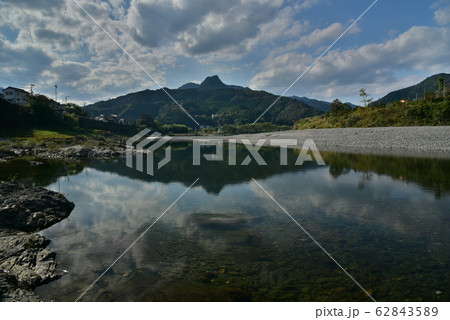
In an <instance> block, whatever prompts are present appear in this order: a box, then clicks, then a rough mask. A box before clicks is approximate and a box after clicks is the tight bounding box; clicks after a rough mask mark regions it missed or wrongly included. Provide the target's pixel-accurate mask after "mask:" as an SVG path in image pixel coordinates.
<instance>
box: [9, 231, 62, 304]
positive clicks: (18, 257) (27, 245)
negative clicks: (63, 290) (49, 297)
mask: <svg viewBox="0 0 450 320" xmlns="http://www.w3.org/2000/svg"><path fill="white" fill-rule="evenodd" d="M49 243H50V241H49V240H47V239H46V238H44V237H43V236H41V235H38V234H29V233H26V232H22V231H13V230H0V301H41V300H42V299H41V298H40V297H39V296H38V295H36V294H35V293H34V292H33V291H32V290H33V288H35V287H37V286H39V285H41V284H44V283H47V282H49V281H51V280H54V279H57V278H59V277H60V275H59V274H58V273H56V260H55V257H56V253H54V252H52V251H50V250H48V249H46V247H47V246H48V244H49Z"/></svg>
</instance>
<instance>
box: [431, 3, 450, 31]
mask: <svg viewBox="0 0 450 320" xmlns="http://www.w3.org/2000/svg"><path fill="white" fill-rule="evenodd" d="M434 20H436V22H437V23H439V24H440V25H442V26H445V25H448V24H450V6H447V7H444V8H440V9H438V10H436V11H435V12H434Z"/></svg>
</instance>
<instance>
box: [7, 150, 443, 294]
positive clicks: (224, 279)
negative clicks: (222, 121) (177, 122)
mask: <svg viewBox="0 0 450 320" xmlns="http://www.w3.org/2000/svg"><path fill="white" fill-rule="evenodd" d="M241 151H242V150H241ZM263 153H264V154H263ZM261 154H262V155H263V157H264V159H265V160H266V161H267V162H268V163H270V165H269V166H265V167H258V166H255V165H249V166H247V167H244V166H235V167H229V166H227V165H226V164H224V163H219V162H210V163H205V164H204V165H203V164H202V166H200V167H195V166H192V157H191V154H190V149H189V146H187V145H184V146H183V145H178V147H177V148H175V150H174V152H173V157H172V158H173V161H172V162H171V163H170V164H169V165H168V166H167V167H164V168H163V169H162V170H160V171H158V172H157V173H156V175H155V176H154V177H151V176H148V175H144V174H141V173H139V172H137V171H135V170H132V169H130V168H127V167H126V166H125V164H124V160H122V159H119V160H116V161H92V162H90V163H84V164H79V163H77V164H75V163H62V162H55V163H53V162H46V164H45V165H46V166H48V167H47V169H45V170H46V171H45V172H47V173H48V174H47V175H48V177H47V178H45V177H44V176H45V174H43V172H44V171H39V170H36V168H38V167H28V166H26V165H25V164H23V163H22V164H20V163H16V164H14V165H17V166H18V167H20V166H22V167H20V168H21V169H20V170H16V172H15V177H16V180H18V181H25V182H29V183H38V184H41V183H42V184H45V183H46V182H49V183H50V185H49V188H51V189H54V190H57V189H58V188H60V189H61V192H63V193H64V194H66V195H67V197H68V198H69V199H70V200H71V201H74V202H75V204H76V207H75V210H74V212H73V213H72V215H71V216H70V219H68V220H65V221H63V222H61V223H59V224H57V225H55V226H53V227H51V228H49V229H47V230H44V231H43V232H42V233H43V234H44V235H45V236H46V237H48V238H49V239H51V240H52V244H51V246H52V249H53V250H56V251H57V252H58V262H59V268H61V269H67V270H69V273H68V274H67V275H65V276H64V277H62V278H61V279H60V280H58V281H56V282H53V283H50V284H48V285H45V286H42V287H40V288H39V289H38V292H39V293H40V294H41V295H43V296H44V297H45V298H46V299H48V300H57V301H60V300H62V301H71V300H75V299H76V298H77V297H78V296H79V295H80V294H81V293H82V292H83V291H84V290H85V289H86V288H87V286H88V285H89V284H90V283H91V282H92V281H93V280H95V279H96V278H97V277H98V276H99V275H100V274H101V273H102V272H103V271H104V270H105V269H106V268H107V267H108V266H109V265H110V264H111V263H112V262H113V261H114V260H115V259H116V258H117V257H118V256H119V255H120V254H121V253H122V252H123V250H124V249H125V248H127V247H128V245H129V244H130V243H131V242H132V241H133V240H134V239H136V237H137V236H138V235H139V234H140V233H142V232H143V231H144V230H145V229H146V228H147V227H148V226H149V225H150V224H151V223H152V222H153V221H154V220H155V219H156V218H157V217H158V216H160V215H161V213H162V212H164V210H165V209H166V208H167V207H168V206H169V205H170V204H171V203H172V202H173V201H174V200H175V199H176V198H177V197H178V195H180V194H181V193H182V192H183V191H184V190H185V189H186V186H188V185H190V184H191V183H192V182H193V181H194V180H195V179H196V178H197V177H200V180H199V184H198V185H196V186H195V187H194V188H193V189H192V190H190V191H189V192H188V193H186V195H185V196H184V197H183V198H182V199H180V201H179V202H177V204H176V205H175V206H174V207H173V208H171V209H170V211H169V212H167V214H166V215H165V216H164V217H163V218H162V219H161V220H159V221H158V223H156V224H155V226H154V227H153V228H152V229H151V230H150V231H149V232H148V233H147V234H146V235H145V236H144V237H143V238H142V239H141V240H140V241H139V242H138V243H137V244H136V245H135V246H134V247H133V248H132V249H131V250H130V252H128V253H127V254H126V255H125V256H124V257H123V258H122V259H121V260H120V261H119V262H118V263H117V264H116V265H115V266H114V267H113V268H112V269H111V270H110V271H109V272H108V273H107V274H106V275H105V276H104V277H103V278H102V279H101V280H100V281H99V282H98V283H97V284H96V285H95V286H94V288H93V289H92V290H90V291H89V292H88V293H87V294H86V296H84V297H83V299H84V300H85V301H369V299H368V298H367V297H366V296H365V295H364V293H363V292H362V291H361V290H360V289H359V288H358V287H357V286H356V285H355V284H354V283H353V282H352V281H351V280H349V279H348V278H347V277H346V276H345V275H344V274H343V273H342V271H341V270H339V268H338V267H337V266H336V265H335V264H334V263H333V262H332V261H331V260H330V259H329V258H328V257H327V256H326V255H324V254H323V252H322V251H321V250H320V249H319V248H318V247H317V246H316V245H315V244H314V243H312V241H311V240H310V239H309V238H307V237H306V236H305V235H304V234H303V233H302V231H301V230H300V229H299V228H298V226H296V225H295V224H294V223H293V222H292V221H291V220H290V218H289V217H287V216H286V215H285V213H283V212H282V211H281V210H280V209H279V207H278V206H277V205H276V204H274V203H273V202H272V201H271V200H270V199H269V198H268V197H267V195H265V194H264V193H263V192H262V190H261V189H260V188H259V187H258V186H257V185H256V184H254V183H253V182H251V178H255V179H257V180H258V181H259V182H260V183H261V184H262V185H263V186H264V188H266V189H267V190H268V191H269V192H270V193H271V194H272V195H273V196H274V197H275V198H276V199H277V200H278V201H279V202H280V203H281V204H282V205H283V206H284V207H285V208H286V209H287V210H288V211H289V213H290V214H291V215H292V216H293V217H294V218H295V219H296V220H297V221H299V223H301V224H302V226H304V227H305V228H306V229H307V230H308V231H309V232H310V233H311V234H312V235H313V236H314V237H315V238H316V239H317V240H318V241H319V242H320V243H321V244H322V245H323V246H324V247H325V248H326V249H327V250H328V251H329V252H330V253H331V254H332V255H333V256H334V257H335V258H336V260H337V261H339V262H340V263H341V265H343V266H344V267H345V268H346V269H347V270H348V272H350V273H351V274H352V275H353V276H354V277H355V278H356V279H357V280H358V282H360V283H361V284H362V285H363V286H364V287H365V288H366V289H367V290H368V291H369V292H370V293H371V294H372V295H373V296H374V297H375V299H377V300H379V301H421V300H425V301H448V292H449V290H450V283H449V279H448V265H449V263H450V254H449V253H448V252H450V250H449V249H450V248H449V246H450V245H449V243H450V241H449V240H450V239H449V238H450V236H449V234H448V231H447V230H448V227H449V225H450V221H449V216H448V212H447V211H448V208H449V207H450V197H449V196H448V191H449V180H450V179H449V176H448V175H449V172H450V170H448V169H449V161H448V160H432V159H410V158H395V157H381V156H380V157H377V156H364V155H343V154H335V153H327V154H325V153H324V154H322V156H323V158H324V160H325V162H326V163H327V166H325V167H320V166H316V165H315V164H314V163H310V164H308V165H306V166H301V167H296V166H294V165H293V164H294V163H295V159H296V157H297V154H296V153H295V152H294V151H290V152H289V161H288V163H289V164H290V165H288V166H280V165H277V162H278V161H279V160H278V159H279V158H278V155H279V154H278V151H277V150H271V149H264V150H263V151H262V152H261ZM241 156H243V157H245V156H244V155H242V154H241ZM292 159H293V161H291V160H292ZM2 165H3V164H2ZM14 165H13V166H14ZM19 165H20V166H19ZM11 168H12V167H11V166H10V167H9V169H8V171H9V173H6V170H5V167H0V174H1V175H2V178H4V177H7V175H8V174H9V175H11V172H12V170H11ZM61 168H65V169H61ZM27 170H28V171H27ZM58 170H60V171H58ZM60 172H62V175H68V176H69V175H70V174H72V175H71V176H70V179H59V187H58V183H57V180H55V179H56V177H57V176H58V173H60ZM37 176H39V177H38V178H36V177H37ZM46 179H47V180H46ZM52 181H53V182H52ZM436 292H439V294H437V293H436Z"/></svg>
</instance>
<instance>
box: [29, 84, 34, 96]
mask: <svg viewBox="0 0 450 320" xmlns="http://www.w3.org/2000/svg"><path fill="white" fill-rule="evenodd" d="M33 87H34V84H30V94H31V95H33Z"/></svg>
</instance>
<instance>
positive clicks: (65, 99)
mask: <svg viewBox="0 0 450 320" xmlns="http://www.w3.org/2000/svg"><path fill="white" fill-rule="evenodd" d="M67 98H70V97H69V96H65V97H64V104H67Z"/></svg>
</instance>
